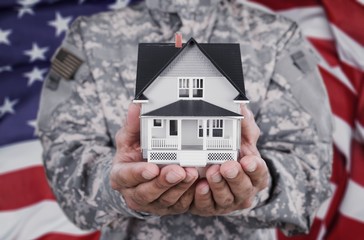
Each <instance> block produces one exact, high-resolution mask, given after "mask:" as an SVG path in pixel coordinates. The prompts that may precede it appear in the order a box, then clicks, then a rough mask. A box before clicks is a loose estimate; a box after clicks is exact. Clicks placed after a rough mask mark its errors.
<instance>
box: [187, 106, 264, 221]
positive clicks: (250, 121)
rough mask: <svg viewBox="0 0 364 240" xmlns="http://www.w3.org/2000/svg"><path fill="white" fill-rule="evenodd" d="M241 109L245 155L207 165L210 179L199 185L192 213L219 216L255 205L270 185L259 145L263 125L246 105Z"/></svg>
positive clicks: (242, 152)
mask: <svg viewBox="0 0 364 240" xmlns="http://www.w3.org/2000/svg"><path fill="white" fill-rule="evenodd" d="M241 112H242V115H243V116H244V117H245V118H244V119H243V120H242V123H241V131H242V136H241V139H242V140H241V146H240V157H241V158H240V160H239V161H227V162H225V163H223V164H222V165H212V166H210V167H209V168H208V169H207V171H206V179H202V180H200V181H199V182H198V183H197V185H196V188H195V196H194V201H193V205H192V207H191V213H192V214H196V215H200V216H216V215H224V214H229V213H231V212H233V211H236V210H242V209H247V208H251V207H253V202H254V199H255V197H256V194H257V193H258V192H259V191H261V190H263V189H264V188H266V187H267V186H268V181H269V171H268V168H267V165H266V163H265V161H264V160H263V159H262V158H261V156H260V154H259V151H258V149H257V147H256V143H257V141H258V138H259V135H260V130H259V127H258V126H257V124H256V123H255V120H254V117H253V114H252V112H251V111H250V110H249V109H248V108H247V107H246V106H245V105H243V106H242V108H241Z"/></svg>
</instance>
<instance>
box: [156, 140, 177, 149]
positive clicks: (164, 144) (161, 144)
mask: <svg viewBox="0 0 364 240" xmlns="http://www.w3.org/2000/svg"><path fill="white" fill-rule="evenodd" d="M152 148H154V149H158V148H161V149H163V148H172V149H173V148H178V139H177V138H152Z"/></svg>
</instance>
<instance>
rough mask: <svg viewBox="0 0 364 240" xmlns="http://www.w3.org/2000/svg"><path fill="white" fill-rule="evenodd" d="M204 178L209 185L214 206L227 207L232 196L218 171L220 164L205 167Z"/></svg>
mask: <svg viewBox="0 0 364 240" xmlns="http://www.w3.org/2000/svg"><path fill="white" fill-rule="evenodd" d="M206 179H207V181H208V183H209V185H210V189H211V192H212V196H213V198H214V200H215V203H216V208H220V209H227V208H228V207H231V204H233V202H234V196H233V194H232V192H231V191H230V188H229V186H228V184H227V183H226V181H225V179H224V178H223V177H222V175H221V173H220V165H212V166H211V167H209V169H207V172H206Z"/></svg>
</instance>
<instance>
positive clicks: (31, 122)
mask: <svg viewBox="0 0 364 240" xmlns="http://www.w3.org/2000/svg"><path fill="white" fill-rule="evenodd" d="M27 125H28V126H29V127H32V128H34V132H33V134H34V136H35V135H36V127H37V119H33V120H29V121H27Z"/></svg>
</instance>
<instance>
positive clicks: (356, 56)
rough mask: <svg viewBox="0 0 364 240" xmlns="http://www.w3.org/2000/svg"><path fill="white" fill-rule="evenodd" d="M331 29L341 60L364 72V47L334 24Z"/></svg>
mask: <svg viewBox="0 0 364 240" xmlns="http://www.w3.org/2000/svg"><path fill="white" fill-rule="evenodd" d="M331 28H332V30H333V33H334V35H335V39H336V42H337V44H336V45H337V49H338V53H339V56H340V59H341V60H343V61H345V62H346V63H348V64H349V65H351V66H353V67H359V68H360V69H361V70H364V58H363V56H364V47H363V46H362V45H360V44H359V43H357V42H356V41H355V40H354V39H352V38H351V37H350V36H348V35H347V34H346V33H344V32H343V31H341V29H340V28H338V27H336V26H335V25H334V24H331Z"/></svg>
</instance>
